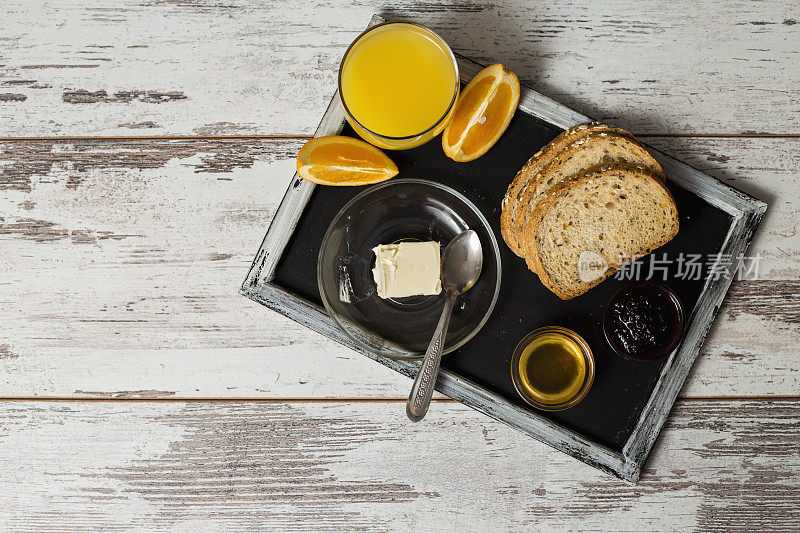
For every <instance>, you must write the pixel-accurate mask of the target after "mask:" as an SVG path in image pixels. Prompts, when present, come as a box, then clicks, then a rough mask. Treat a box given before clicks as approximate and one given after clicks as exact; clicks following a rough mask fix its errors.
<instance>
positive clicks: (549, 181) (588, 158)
mask: <svg viewBox="0 0 800 533" xmlns="http://www.w3.org/2000/svg"><path fill="white" fill-rule="evenodd" d="M613 164H632V165H639V166H641V167H643V168H645V169H646V170H648V171H649V172H650V173H651V175H653V176H654V177H656V178H657V179H659V180H661V181H662V182H663V181H664V171H663V169H662V168H661V165H660V164H659V163H658V161H656V159H655V158H654V157H653V156H652V155H651V154H650V152H648V151H647V149H646V148H644V147H643V146H642V145H641V144H639V143H638V142H637V141H636V140H635V139H633V137H631V136H629V135H618V134H614V133H608V132H599V133H595V134H593V135H589V136H587V137H584V138H582V139H578V140H577V141H574V142H572V143H570V144H569V146H567V147H565V148H564V149H562V150H561V151H560V152H559V153H558V154H557V155H556V156H555V157H554V158H553V159H552V160H551V161H550V163H548V165H547V166H546V167H545V168H543V169H542V170H541V172H539V173H538V174H536V175H535V176H534V177H532V178H531V179H530V180H529V182H528V184H527V187H526V190H525V191H524V192H523V193H522V194H521V195H520V198H519V200H518V201H517V212H516V216H515V217H514V228H513V234H514V236H515V238H516V241H517V243H518V247H519V249H520V250H521V251H522V255H523V256H524V255H525V254H526V253H527V252H528V250H525V249H524V248H523V246H522V244H521V241H522V234H523V233H524V231H525V228H527V227H528V224H529V219H530V216H531V213H533V211H534V209H536V206H537V204H538V203H539V201H540V200H541V199H542V197H543V196H544V195H545V194H546V193H547V192H548V191H549V190H550V189H552V188H553V187H554V186H555V185H557V184H558V183H560V182H561V181H563V180H565V179H568V178H571V177H574V176H578V175H581V174H583V173H586V172H588V171H591V170H595V169H598V168H600V167H601V166H603V165H613Z"/></svg>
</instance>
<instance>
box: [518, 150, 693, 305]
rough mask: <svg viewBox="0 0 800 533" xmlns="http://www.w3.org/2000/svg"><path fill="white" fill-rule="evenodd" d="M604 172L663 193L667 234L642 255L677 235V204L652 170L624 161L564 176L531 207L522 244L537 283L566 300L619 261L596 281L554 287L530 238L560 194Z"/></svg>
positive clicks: (587, 286)
mask: <svg viewBox="0 0 800 533" xmlns="http://www.w3.org/2000/svg"><path fill="white" fill-rule="evenodd" d="M607 174H622V175H624V178H625V180H626V181H627V180H637V181H647V182H649V183H651V184H652V185H654V186H656V187H658V188H659V189H660V190H661V191H662V192H663V194H664V195H665V198H666V202H665V205H668V206H669V208H670V212H671V215H672V228H671V230H670V232H669V233H668V234H666V235H665V236H664V237H663V238H661V239H659V240H658V242H656V243H655V244H653V246H651V247H650V248H649V249H647V250H644V251H643V253H642V256H644V255H647V254H649V253H651V252H652V251H653V250H655V249H656V248H659V247H661V246H663V245H664V244H666V243H667V242H669V241H670V240H672V239H673V238H674V237H675V235H677V233H678V231H679V229H680V220H679V218H678V210H677V206H676V205H675V200H674V199H673V197H672V194H671V193H670V192H669V189H667V187H666V186H665V185H664V183H663V181H662V180H661V179H659V177H657V176H654V175H653V174H652V172H650V171H649V170H647V169H646V168H644V167H641V166H635V165H625V164H622V165H620V164H617V165H606V166H603V167H601V168H599V169H597V170H591V171H588V172H585V173H583V174H581V175H579V176H574V177H572V178H569V179H566V180H564V181H562V182H560V183H558V184H556V185H555V186H554V187H553V188H552V189H551V190H549V191H548V192H547V194H546V195H545V197H544V198H542V199H541V200H540V201H539V203H538V205H537V206H536V207H535V209H534V211H533V213H532V217H531V219H530V220H529V226H528V228H527V229H526V232H525V244H526V251H528V252H529V253H526V262H527V264H528V267H529V268H530V269H531V270H532V271H534V272H535V273H536V274H538V275H539V279H540V280H541V282H542V283H543V284H544V285H545V287H547V288H548V289H549V290H550V291H552V292H553V293H554V294H555V295H556V296H558V297H559V298H561V299H562V300H569V299H572V298H575V297H576V296H580V295H581V294H583V293H585V292H586V291H588V290H589V289H591V288H592V287H594V286H596V285H598V284H599V283H601V282H602V281H603V280H605V279H607V278H609V277H610V276H612V275H613V274H614V273H615V272H617V270H619V268H621V267H622V265H623V264H622V263H620V264H619V265H613V264H611V263H609V268H608V270H607V271H606V272H605V273H604V274H603V276H601V277H599V278H598V279H596V280H593V281H592V282H590V283H583V284H581V285H580V286H579V287H578V288H576V289H575V290H562V289H561V288H560V287H558V286H556V284H555V283H554V282H553V280H552V278H551V277H550V275H549V273H548V272H547V270H546V269H545V268H544V266H543V262H542V256H541V253H540V250H539V249H538V247H537V246H535V243H534V245H533V246H531V241H535V239H536V234H537V233H538V230H539V225H540V224H541V222H542V220H543V219H544V217H545V215H546V214H547V213H548V212H549V211H550V209H551V208H552V206H553V205H554V204H555V203H556V202H557V201H558V200H559V199H560V198H562V197H564V196H565V195H566V194H567V193H568V192H569V191H570V190H571V189H572V188H573V187H576V186H579V185H582V184H584V183H587V182H589V181H591V180H594V179H597V178H598V177H601V176H604V175H607Z"/></svg>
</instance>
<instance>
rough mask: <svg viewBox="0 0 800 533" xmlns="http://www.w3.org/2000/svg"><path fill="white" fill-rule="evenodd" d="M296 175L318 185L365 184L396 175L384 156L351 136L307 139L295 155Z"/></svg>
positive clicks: (395, 169) (395, 170)
mask: <svg viewBox="0 0 800 533" xmlns="http://www.w3.org/2000/svg"><path fill="white" fill-rule="evenodd" d="M297 173H298V174H300V177H302V178H304V179H307V180H308V181H313V182H314V183H319V184H320V185H369V184H371V183H378V182H381V181H386V180H388V179H389V178H392V177H394V176H396V175H397V165H395V164H394V163H393V162H392V160H391V159H389V158H388V157H386V154H384V153H383V152H381V151H380V150H378V149H377V148H375V147H374V146H372V145H371V144H367V143H365V142H364V141H361V140H359V139H354V138H353V137H344V136H341V135H329V136H327V137H316V138H314V139H311V140H310V141H308V142H307V143H306V144H304V145H303V147H302V148H300V151H299V152H298V153H297Z"/></svg>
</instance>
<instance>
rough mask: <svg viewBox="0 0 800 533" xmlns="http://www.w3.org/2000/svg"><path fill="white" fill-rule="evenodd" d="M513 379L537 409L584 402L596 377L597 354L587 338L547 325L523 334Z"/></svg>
mask: <svg viewBox="0 0 800 533" xmlns="http://www.w3.org/2000/svg"><path fill="white" fill-rule="evenodd" d="M511 379H512V381H513V382H514V387H515V388H516V389H517V392H518V393H519V395H520V396H521V397H522V399H523V400H525V401H526V402H528V403H529V404H530V405H532V406H534V407H536V408H537V409H542V410H544V411H561V410H564V409H568V408H570V407H572V406H573V405H575V404H577V403H578V402H580V401H581V400H582V399H583V398H584V396H586V393H588V392H589V388H590V387H591V386H592V382H593V381H594V356H593V355H592V350H591V349H590V348H589V345H588V344H586V341H584V340H583V338H582V337H581V336H580V335H578V334H577V333H575V332H574V331H572V330H570V329H567V328H562V327H560V326H547V327H544V328H539V329H537V330H535V331H532V332H531V333H529V334H528V335H526V336H525V338H523V339H522V340H521V341H520V342H519V344H518V345H517V347H516V349H515V350H514V355H513V356H512V358H511Z"/></svg>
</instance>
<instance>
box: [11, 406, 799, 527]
mask: <svg viewBox="0 0 800 533" xmlns="http://www.w3.org/2000/svg"><path fill="white" fill-rule="evenodd" d="M0 421H2V422H0V472H3V474H2V477H3V480H4V481H3V490H2V491H0V528H2V529H4V530H14V531H30V530H38V529H40V528H44V527H46V528H48V529H53V530H59V531H77V530H86V529H92V530H95V529H123V528H129V527H134V528H138V529H143V530H154V529H166V528H170V529H172V530H193V531H197V530H221V529H222V530H229V529H233V530H261V531H264V530H305V531H332V530H337V531H341V530H347V531H357V530H370V531H389V530H397V531H408V530H424V531H453V530H459V531H460V530H469V531H481V530H484V531H488V530H492V531H503V530H515V531H519V530H521V529H523V530H531V529H536V530H544V531H550V530H559V531H564V530H581V531H587V530H600V529H608V528H613V529H614V530H617V531H642V530H647V531H676V530H688V529H696V530H708V531H726V532H727V531H753V530H757V529H764V530H770V531H796V530H797V529H798V527H800V510H798V508H797V505H796V501H797V499H798V497H800V440H798V439H799V438H800V437H798V434H797V431H796V429H797V426H798V424H800V404H798V402H796V401H793V402H790V401H772V402H747V401H744V402H743V401H737V402H708V401H691V402H687V401H679V402H678V403H677V404H676V408H675V410H674V412H673V414H672V416H671V417H670V420H669V422H668V424H667V425H666V427H665V430H664V432H663V433H662V436H661V438H660V440H659V442H658V444H657V446H656V449H655V451H654V453H653V455H652V457H651V460H650V462H649V464H648V466H647V467H646V472H645V473H644V475H643V476H642V479H641V481H640V482H639V484H638V485H630V484H628V483H625V482H622V481H619V480H616V479H614V478H612V477H610V476H608V475H606V474H603V473H600V472H598V471H596V470H594V469H592V468H591V467H588V466H586V465H584V464H582V463H580V462H578V461H576V460H573V459H571V458H569V457H567V456H565V455H563V454H561V453H559V452H556V451H555V450H552V449H550V448H547V447H546V446H544V445H542V444H540V443H538V442H536V441H534V440H532V439H530V438H528V437H525V436H523V435H522V434H520V433H518V432H516V431H513V430H511V429H509V428H507V427H505V426H504V425H502V424H500V423H498V422H496V421H493V420H491V419H488V418H486V417H483V416H480V415H479V414H477V413H475V412H473V411H472V410H470V409H468V408H465V407H463V406H461V405H458V404H454V403H435V404H434V405H433V406H432V408H431V412H430V414H429V415H428V417H427V418H426V419H425V421H424V422H423V423H420V424H411V423H410V422H408V420H406V419H405V414H404V412H403V404H402V403H400V402H394V403H357V404H347V403H299V404H298V403H235V402H234V403H228V402H223V403H207V402H190V403H185V402H166V403H165V402H136V403H130V402H127V403H125V402H123V403H120V402H57V403H47V402H4V403H2V404H0ZM410 443H415V444H414V445H411V444H410ZM442 464H447V465H448V468H446V469H442V468H441V465H442ZM431 472H435V475H433V476H432V475H431ZM465 480H469V482H468V484H467V485H465Z"/></svg>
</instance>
